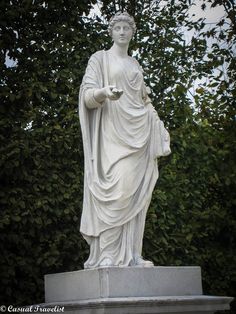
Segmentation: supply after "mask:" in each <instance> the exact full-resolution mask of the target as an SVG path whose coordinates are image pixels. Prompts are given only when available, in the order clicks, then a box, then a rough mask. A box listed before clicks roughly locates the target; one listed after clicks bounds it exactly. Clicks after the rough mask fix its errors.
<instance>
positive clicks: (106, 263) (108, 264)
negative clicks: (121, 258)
mask: <svg viewBox="0 0 236 314" xmlns="http://www.w3.org/2000/svg"><path fill="white" fill-rule="evenodd" d="M111 266H113V263H112V260H111V259H110V258H109V257H106V258H104V259H103V260H102V261H101V263H100V264H99V267H111Z"/></svg>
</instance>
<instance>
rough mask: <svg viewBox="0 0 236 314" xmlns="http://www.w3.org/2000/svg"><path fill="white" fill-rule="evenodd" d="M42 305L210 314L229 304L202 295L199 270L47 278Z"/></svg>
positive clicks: (84, 311)
mask: <svg viewBox="0 0 236 314" xmlns="http://www.w3.org/2000/svg"><path fill="white" fill-rule="evenodd" d="M45 300H46V303H44V304H40V305H38V306H39V307H40V308H43V307H44V308H48V307H56V306H59V308H58V309H62V308H63V307H64V312H65V313H67V314H69V313H70V314H72V313H73V314H77V313H78V314H105V313H107V314H132V313H135V314H136V313H139V314H148V313H150V314H151V313H159V314H162V313H163V314H164V313H175V314H183V313H185V314H188V313H189V314H190V313H191V314H203V313H205V314H210V313H211V314H213V313H215V311H219V310H227V309H229V303H230V302H231V301H232V298H229V297H213V296H204V295H202V283H201V269H200V267H150V268H141V267H110V268H98V269H91V270H80V271H74V272H67V273H59V274H51V275H46V276H45Z"/></svg>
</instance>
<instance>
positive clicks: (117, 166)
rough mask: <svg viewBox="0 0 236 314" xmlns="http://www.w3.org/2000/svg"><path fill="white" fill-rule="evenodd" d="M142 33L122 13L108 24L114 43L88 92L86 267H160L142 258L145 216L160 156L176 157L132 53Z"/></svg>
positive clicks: (83, 106) (83, 118)
mask: <svg viewBox="0 0 236 314" xmlns="http://www.w3.org/2000/svg"><path fill="white" fill-rule="evenodd" d="M135 30H136V26H135V22H134V19H133V17H131V16H130V15H129V14H128V13H126V12H124V13H117V14H116V15H114V17H113V18H112V19H111V21H110V23H109V27H108V31H109V34H110V35H111V37H112V39H113V45H112V47H111V48H110V49H109V50H107V51H104V50H101V51H97V52H96V53H94V54H93V55H92V56H91V58H90V59H89V62H88V65H87V68H86V72H85V75H84V77H83V81H82V84H81V87H80V95H79V115H80V123H81V129H82V135H83V145H84V157H85V158H84V161H85V172H84V200H83V212H82V217H81V229H80V230H81V233H82V235H83V237H84V238H85V240H86V241H87V243H88V244H89V246H90V255H89V258H88V260H87V261H86V262H85V264H84V267H85V268H96V267H111V266H143V267H149V266H153V263H152V262H151V261H146V260H144V259H143V257H142V241H143V233H144V225H145V217H146V213H147V210H148V206H149V204H150V201H151V196H152V191H153V189H154V186H155V183H156V180H157V178H158V167H157V157H160V156H165V155H168V154H169V153H170V148H169V141H170V139H169V134H168V132H167V130H166V129H165V128H164V125H163V122H162V121H161V120H160V119H159V117H158V114H157V112H156V111H155V109H154V107H153V106H152V104H151V100H150V98H149V96H148V88H147V87H146V86H145V83H144V79H143V73H142V69H141V67H140V65H139V63H138V62H137V61H136V60H135V59H134V58H132V57H130V56H129V55H128V52H127V51H128V46H129V42H130V40H131V38H132V36H133V34H134V32H135Z"/></svg>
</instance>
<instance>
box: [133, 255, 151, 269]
mask: <svg viewBox="0 0 236 314" xmlns="http://www.w3.org/2000/svg"><path fill="white" fill-rule="evenodd" d="M134 266H136V267H153V266H154V264H153V262H151V261H146V260H144V259H143V258H142V256H138V257H135V265H134Z"/></svg>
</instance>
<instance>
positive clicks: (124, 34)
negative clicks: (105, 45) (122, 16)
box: [112, 21, 133, 46]
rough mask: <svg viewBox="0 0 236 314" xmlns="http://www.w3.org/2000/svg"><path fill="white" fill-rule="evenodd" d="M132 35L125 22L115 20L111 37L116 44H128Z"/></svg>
mask: <svg viewBox="0 0 236 314" xmlns="http://www.w3.org/2000/svg"><path fill="white" fill-rule="evenodd" d="M132 36H133V30H132V28H131V27H130V25H129V23H127V22H123V21H121V22H117V23H115V25H114V26H113V28H112V39H113V40H114V42H115V43H116V44H117V45H118V46H126V45H127V44H129V42H130V40H131V38H132Z"/></svg>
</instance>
